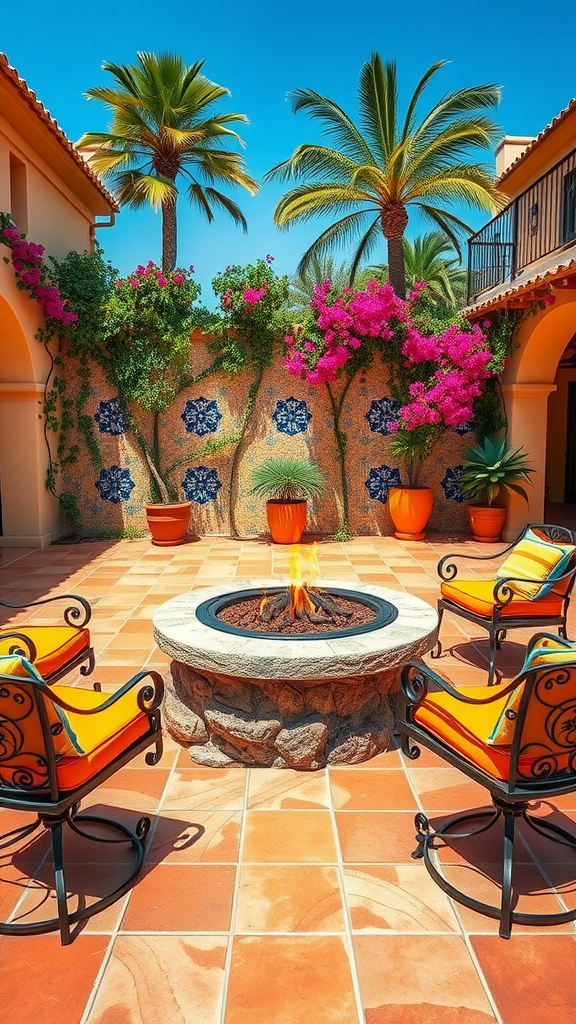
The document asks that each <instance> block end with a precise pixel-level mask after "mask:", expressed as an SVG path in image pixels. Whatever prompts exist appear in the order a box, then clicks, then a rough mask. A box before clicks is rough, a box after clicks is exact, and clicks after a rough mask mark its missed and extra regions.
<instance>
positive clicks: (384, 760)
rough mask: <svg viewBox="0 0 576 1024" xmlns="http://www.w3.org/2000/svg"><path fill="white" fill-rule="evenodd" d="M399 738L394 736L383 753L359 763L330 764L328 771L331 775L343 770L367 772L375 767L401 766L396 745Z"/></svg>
mask: <svg viewBox="0 0 576 1024" xmlns="http://www.w3.org/2000/svg"><path fill="white" fill-rule="evenodd" d="M397 739H398V738H397V737H395V736H394V737H393V738H392V744H391V746H390V747H389V748H388V750H383V751H382V753H381V754H376V756H375V757H371V758H369V759H368V760H367V761H360V762H359V763H358V764H345V765H337V764H333V765H330V767H329V769H328V771H329V773H330V775H337V774H338V772H341V771H346V772H349V771H355V772H365V771H373V770H374V768H400V766H401V764H402V762H401V760H400V749H399V746H397V745H396V744H397Z"/></svg>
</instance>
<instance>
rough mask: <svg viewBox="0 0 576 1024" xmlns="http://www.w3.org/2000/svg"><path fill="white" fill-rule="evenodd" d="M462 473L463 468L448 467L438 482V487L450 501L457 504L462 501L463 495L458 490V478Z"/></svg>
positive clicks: (459, 489)
mask: <svg viewBox="0 0 576 1024" xmlns="http://www.w3.org/2000/svg"><path fill="white" fill-rule="evenodd" d="M463 472H464V466H449V467H448V469H447V470H446V472H445V473H444V476H443V477H442V480H441V481H440V486H441V488H442V490H443V491H444V494H445V495H446V497H447V498H448V499H449V500H450V501H457V502H459V503H461V502H462V501H464V495H463V494H462V490H461V488H460V478H461V477H462V473H463Z"/></svg>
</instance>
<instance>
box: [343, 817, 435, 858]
mask: <svg viewBox="0 0 576 1024" xmlns="http://www.w3.org/2000/svg"><path fill="white" fill-rule="evenodd" d="M336 824H337V827H338V836H339V840H340V848H341V850H342V859H343V861H344V863H345V864H397V863H401V864H403V863H410V854H411V852H412V850H413V849H414V847H415V845H416V844H415V842H414V813H413V812H412V813H410V812H407V811H406V812H403V811H338V812H337V813H336Z"/></svg>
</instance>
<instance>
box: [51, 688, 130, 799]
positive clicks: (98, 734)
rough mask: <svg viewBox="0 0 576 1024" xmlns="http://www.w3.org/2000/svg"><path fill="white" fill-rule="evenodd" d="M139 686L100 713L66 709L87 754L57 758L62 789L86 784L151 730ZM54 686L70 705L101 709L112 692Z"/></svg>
mask: <svg viewBox="0 0 576 1024" xmlns="http://www.w3.org/2000/svg"><path fill="white" fill-rule="evenodd" d="M143 685H144V683H142V684H141V686H143ZM140 688H141V687H139V686H137V685H136V686H134V687H133V689H132V690H129V691H128V693H125V694H124V696H123V697H121V698H120V699H119V700H117V701H116V703H115V704H113V705H112V706H111V707H109V708H107V709H106V710H105V711H100V712H98V713H97V714H93V715H80V714H76V713H74V712H73V711H68V712H67V715H68V720H69V722H70V726H71V728H73V729H74V731H75V732H76V735H77V737H78V742H79V744H80V745H81V747H82V749H83V751H84V754H83V756H81V757H65V758H62V759H61V760H59V761H58V763H57V765H56V774H57V778H58V785H59V787H60V788H61V789H64V790H66V789H76V788H77V787H78V786H81V785H83V784H84V783H85V782H87V781H88V779H90V778H92V776H93V775H96V773H97V772H99V771H100V770H101V769H102V768H105V767H106V765H108V764H109V763H110V762H111V761H113V760H114V758H116V757H118V755H119V754H121V753H122V752H123V751H124V750H126V749H127V748H128V747H129V746H130V745H131V744H132V743H134V742H135V741H136V740H138V739H140V737H141V736H144V735H145V734H146V733H147V732H148V731H149V729H150V723H149V720H148V716H147V715H146V713H145V712H144V711H141V710H140V708H139V707H138V702H137V695H138V691H139V689H140ZM51 689H52V690H53V692H54V693H55V694H57V695H58V696H59V697H61V698H62V700H65V701H66V703H67V704H70V705H72V706H74V707H77V708H81V709H87V708H90V709H92V708H98V707H99V706H100V705H101V704H103V703H104V701H106V700H108V699H109V697H110V694H109V693H97V692H96V691H95V690H83V689H79V688H77V687H75V686H65V685H61V684H60V683H55V684H54V686H52V687H51Z"/></svg>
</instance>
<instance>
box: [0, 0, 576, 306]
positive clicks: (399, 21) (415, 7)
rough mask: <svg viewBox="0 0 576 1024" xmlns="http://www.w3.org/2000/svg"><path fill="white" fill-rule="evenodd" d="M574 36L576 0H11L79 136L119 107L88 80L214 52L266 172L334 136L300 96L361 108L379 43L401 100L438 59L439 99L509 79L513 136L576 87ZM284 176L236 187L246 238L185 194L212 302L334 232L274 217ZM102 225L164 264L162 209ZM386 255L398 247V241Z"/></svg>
mask: <svg viewBox="0 0 576 1024" xmlns="http://www.w3.org/2000/svg"><path fill="white" fill-rule="evenodd" d="M574 39H576V2H575V0H556V3H554V4H553V5H552V6H551V7H548V6H546V5H543V4H542V2H541V0H538V2H536V0H501V2H500V3H499V4H487V3H485V4H477V3H471V2H470V0H459V2H457V0H436V3H430V0H411V3H410V4H408V3H406V2H404V3H402V2H400V3H399V2H395V3H391V2H390V0H380V2H378V3H374V2H372V0H367V2H366V3H364V4H362V5H360V4H358V5H356V4H353V3H350V2H347V3H343V2H342V0H332V3H330V4H327V3H318V2H317V0H308V2H307V3H302V2H292V3H287V2H286V0H270V2H268V3H267V4H244V3H240V2H235V0H217V2H215V3H207V2H206V0H204V2H203V3H201V4H200V3H198V2H197V0H188V2H185V3H180V4H167V3H165V4H162V3H159V2H158V0H155V2H150V0H139V2H138V3H134V2H132V0H130V2H126V0H116V3H110V2H109V0H100V3H99V4H97V5H96V4H82V3H79V2H78V0H56V2H53V3H52V4H50V5H48V4H46V2H45V0H43V2H40V0H29V2H28V3H26V4H24V3H16V2H15V0H0V49H1V50H3V51H4V52H5V53H6V54H7V56H8V59H9V61H10V63H11V64H13V65H14V66H15V67H16V68H17V69H18V71H19V73H20V75H21V77H23V78H25V79H26V81H27V82H28V85H29V86H30V88H32V89H33V90H34V91H35V92H36V93H37V95H38V97H39V99H40V100H41V101H42V102H43V103H44V105H45V106H46V107H47V108H48V110H49V111H50V113H51V114H52V116H53V117H55V118H56V120H57V121H58V123H59V124H60V126H61V127H62V128H63V130H64V131H65V132H66V134H67V135H68V137H69V138H71V139H72V140H74V141H76V140H77V139H78V138H79V137H80V135H82V133H83V132H85V131H105V130H107V127H108V122H107V114H106V111H105V109H104V107H103V106H102V105H101V104H99V103H97V102H95V101H91V102H88V101H87V100H86V99H85V97H84V92H85V91H86V89H88V88H90V87H91V86H95V85H101V84H105V83H106V82H107V80H111V76H110V75H107V74H106V73H104V72H103V71H102V70H101V64H102V61H104V60H109V61H113V62H115V63H119V64H127V63H132V62H133V61H134V60H135V58H136V53H137V51H139V50H149V51H153V52H156V53H160V52H163V51H172V52H176V53H179V54H180V55H181V56H182V57H183V58H184V60H185V61H186V62H187V63H190V64H191V63H193V62H194V61H195V60H198V59H204V60H205V65H204V69H203V70H204V73H205V74H206V75H207V77H208V78H211V79H212V80H213V81H215V82H217V83H218V84H219V85H222V86H225V87H226V88H228V89H229V90H230V92H231V94H232V95H231V97H230V98H229V99H227V100H226V101H225V102H224V103H223V104H222V109H225V110H228V111H231V110H235V111H241V112H243V113H245V114H247V116H248V117H249V119H250V124H249V125H247V126H245V128H244V129H243V130H242V135H243V137H244V139H245V142H246V149H245V150H244V155H245V159H246V163H247V167H248V170H249V172H250V173H251V174H252V176H253V177H255V178H257V179H261V178H262V176H263V175H264V173H265V172H266V171H267V170H269V168H270V167H272V166H273V165H274V164H276V163H278V162H279V161H280V160H283V159H285V158H286V157H288V156H289V155H290V154H291V153H292V151H293V149H294V148H295V147H296V146H297V145H298V144H299V143H301V142H308V141H319V138H320V136H319V129H318V127H317V126H316V125H314V124H313V123H311V122H310V121H309V120H308V118H307V117H306V116H305V115H304V114H298V115H297V116H294V115H293V114H292V113H291V108H290V104H289V103H288V102H287V100H286V94H287V93H288V92H289V91H290V90H292V89H294V88H298V87H307V88H312V89H315V90H316V91H318V92H320V93H323V94H324V95H326V96H329V97H330V98H332V99H334V100H336V101H337V102H338V103H340V105H341V106H342V107H344V109H345V110H346V111H347V112H348V113H349V114H350V115H351V116H355V115H356V109H357V108H356V89H357V83H358V73H359V70H360V67H361V65H362V64H363V62H364V61H366V60H367V59H368V58H369V57H370V54H371V53H372V52H373V51H378V52H379V53H380V54H381V56H382V58H383V59H384V60H388V59H391V58H394V59H395V60H396V61H397V65H398V74H399V83H400V93H401V96H402V97H407V96H409V95H411V93H412V91H413V89H414V87H415V85H416V83H417V81H418V80H419V78H420V77H421V75H422V74H423V72H424V71H425V70H426V69H427V68H428V67H429V66H430V64H432V63H433V62H434V61H436V60H438V59H445V60H449V61H450V62H451V63H450V64H449V65H448V66H447V67H446V68H444V69H443V70H442V71H440V72H439V73H438V74H437V75H436V76H435V79H434V82H433V85H432V87H431V88H430V89H429V90H427V95H426V97H425V100H426V105H428V104H429V105H432V103H433V102H435V101H436V100H438V99H439V98H440V96H441V95H442V94H443V93H444V92H448V91H452V90H453V89H456V88H460V87H463V86H468V85H476V84H480V83H486V82H495V83H497V84H499V85H501V86H502V88H503V96H502V103H501V105H500V108H499V109H498V111H497V112H496V118H497V120H498V122H499V124H500V125H501V126H502V134H508V135H533V134H537V133H538V132H539V131H540V130H541V129H542V128H543V127H544V125H545V124H547V123H548V122H549V121H550V120H551V119H552V118H553V117H554V116H555V115H556V114H557V113H558V112H559V110H561V109H562V107H564V106H566V104H567V103H568V102H569V100H570V99H571V98H572V97H573V96H574V95H576V75H575V74H574V68H575V62H574ZM486 159H490V160H491V159H492V157H491V155H489V156H488V157H487V158H486ZM285 188H286V186H282V185H272V184H264V185H263V187H262V189H261V191H260V192H259V194H258V195H257V196H256V197H253V198H252V197H250V196H249V195H248V194H247V193H245V194H244V192H243V191H240V190H238V191H237V192H236V193H235V198H236V200H237V201H238V202H239V203H240V205H241V208H242V210H243V212H244V215H245V216H246V218H247V220H248V226H249V230H248V234H247V235H244V234H243V233H242V231H241V229H239V228H236V227H235V226H234V224H233V222H232V221H231V219H229V218H228V216H227V215H226V214H224V213H222V214H218V215H217V219H216V220H215V221H214V222H213V223H212V225H207V224H206V223H205V222H204V221H203V220H202V219H201V217H200V215H199V214H198V213H197V212H196V211H193V210H191V209H190V208H188V207H187V205H186V203H185V200H182V201H181V203H180V205H179V212H178V221H179V245H178V262H179V263H180V264H182V265H187V264H189V263H193V264H194V265H195V267H196V276H197V279H198V280H199V281H200V283H201V284H202V299H203V301H204V302H205V303H206V304H207V305H209V306H211V305H212V304H213V296H212V291H211V287H210V281H211V279H212V277H213V276H214V274H215V273H216V272H217V271H218V270H221V269H223V268H224V267H225V266H226V265H227V264H230V263H246V262H249V261H252V260H254V259H256V258H257V257H258V256H264V255H266V253H271V254H272V255H274V257H275V263H274V268H275V269H276V271H277V272H279V273H292V272H293V271H294V269H295V267H296V264H297V262H298V259H299V258H300V256H301V255H302V253H303V252H304V250H305V249H306V248H307V247H308V245H309V244H310V242H312V241H313V239H314V238H315V237H316V236H317V235H318V234H319V232H320V229H321V226H320V223H318V222H317V223H311V224H309V225H305V226H297V227H293V228H291V229H290V230H289V231H288V232H286V231H283V232H278V231H277V229H276V228H275V227H274V223H273V211H274V206H275V204H276V202H277V201H278V198H279V197H280V195H281V194H282V192H283V191H284V190H285ZM466 218H467V219H468V221H469V223H470V224H472V226H474V227H479V226H480V225H481V224H482V223H483V222H484V221H485V220H486V216H485V215H484V214H482V213H471V214H470V213H467V214H466ZM415 233H418V225H415V224H414V223H411V225H409V229H408V234H409V235H414V234H415ZM98 237H99V240H100V241H101V243H102V244H103V246H104V249H105V252H106V254H107V255H108V256H109V258H110V259H111V260H112V262H113V263H114V265H115V266H117V267H118V268H119V270H120V271H121V273H123V274H124V273H126V272H127V271H129V270H131V269H132V268H134V267H135V266H136V265H137V264H138V263H145V262H146V261H147V260H148V259H153V260H156V261H159V258H160V252H161V246H160V217H159V215H156V214H154V212H153V211H151V210H150V211H139V212H130V211H128V210H124V211H122V213H121V214H120V216H119V217H118V219H117V224H116V227H115V228H114V229H112V230H103V231H101V232H100V233H99V236H98ZM373 259H374V262H381V261H384V260H385V249H384V243H382V248H381V250H380V251H379V252H378V253H375V254H374V257H373Z"/></svg>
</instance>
